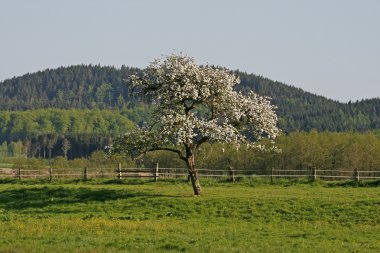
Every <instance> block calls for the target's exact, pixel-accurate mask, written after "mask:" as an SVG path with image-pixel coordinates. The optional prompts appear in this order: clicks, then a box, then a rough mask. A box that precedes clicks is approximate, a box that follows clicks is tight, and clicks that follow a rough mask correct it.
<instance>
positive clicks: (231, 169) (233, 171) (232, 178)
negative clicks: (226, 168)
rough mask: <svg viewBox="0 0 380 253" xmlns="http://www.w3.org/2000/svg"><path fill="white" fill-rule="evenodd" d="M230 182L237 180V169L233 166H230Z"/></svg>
mask: <svg viewBox="0 0 380 253" xmlns="http://www.w3.org/2000/svg"><path fill="white" fill-rule="evenodd" d="M230 182H232V183H234V182H235V170H234V168H233V167H231V166H230Z"/></svg>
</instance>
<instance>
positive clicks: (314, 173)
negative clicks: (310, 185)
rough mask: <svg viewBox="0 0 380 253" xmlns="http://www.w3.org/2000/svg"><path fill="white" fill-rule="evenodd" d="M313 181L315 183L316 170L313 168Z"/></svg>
mask: <svg viewBox="0 0 380 253" xmlns="http://www.w3.org/2000/svg"><path fill="white" fill-rule="evenodd" d="M313 181H317V168H316V167H313Z"/></svg>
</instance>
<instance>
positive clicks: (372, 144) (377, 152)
mask: <svg viewBox="0 0 380 253" xmlns="http://www.w3.org/2000/svg"><path fill="white" fill-rule="evenodd" d="M261 144H263V145H267V147H268V148H269V147H271V145H272V144H271V143H266V141H264V142H263V143H261ZM276 146H277V148H278V149H279V150H277V151H273V150H272V151H262V150H259V149H247V148H246V147H245V146H243V145H242V146H240V148H239V149H237V148H236V147H232V146H228V145H221V144H206V145H204V146H202V147H201V151H200V152H199V154H198V156H197V157H196V159H197V161H196V164H197V167H198V168H214V169H229V167H234V168H238V169H255V170H262V171H267V172H268V171H270V169H271V168H274V169H284V170H289V169H293V170H294V169H297V170H308V169H311V168H313V167H315V168H317V169H324V170H354V169H358V170H372V171H373V170H377V171H379V170H380V138H379V136H378V135H377V134H375V133H363V134H358V133H331V132H324V133H318V132H316V131H311V132H310V133H306V132H294V133H291V134H289V135H282V136H280V137H279V138H278V139H277V141H276ZM155 162H158V163H159V164H160V166H161V167H175V166H181V165H182V166H183V164H182V163H181V161H179V160H178V159H177V157H176V155H175V154H171V153H168V152H163V151H156V152H155V153H150V154H149V155H148V156H146V158H145V159H144V161H143V164H144V165H145V166H151V164H154V163H155Z"/></svg>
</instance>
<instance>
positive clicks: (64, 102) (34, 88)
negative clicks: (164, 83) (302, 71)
mask: <svg viewBox="0 0 380 253" xmlns="http://www.w3.org/2000/svg"><path fill="white" fill-rule="evenodd" d="M135 73H137V74H139V73H141V70H139V69H137V68H130V67H125V66H122V67H121V68H115V67H110V66H99V65H77V66H70V67H60V68H57V69H47V70H44V71H39V72H36V73H28V74H26V75H23V76H21V77H14V78H12V79H7V80H5V81H3V82H1V83H0V145H2V150H3V151H2V152H3V153H7V154H9V155H13V156H21V155H22V156H25V157H40V158H50V157H55V156H64V157H67V158H69V159H73V158H78V157H88V156H90V155H91V154H92V153H93V152H94V151H96V150H102V149H103V148H104V146H106V145H108V144H109V143H110V141H112V138H114V137H115V136H117V135H119V134H122V133H124V132H126V131H128V130H130V129H131V128H132V127H134V125H135V124H142V122H143V121H144V120H145V119H146V118H147V115H148V112H149V110H148V106H146V105H145V104H144V103H143V102H142V98H139V97H134V96H131V94H132V92H131V90H130V87H129V83H128V79H129V76H130V75H131V74H135ZM234 73H235V74H236V75H238V76H239V77H240V79H241V83H240V84H239V85H237V89H238V90H240V91H242V92H243V93H245V92H248V91H250V90H253V91H255V92H256V93H258V94H260V95H263V96H268V97H271V98H272V103H273V104H275V105H276V106H277V109H276V110H277V114H278V116H279V127H280V128H281V129H282V130H283V132H284V133H286V134H289V133H293V132H299V131H305V132H310V131H312V130H315V131H317V132H326V131H329V132H367V131H373V130H375V129H378V128H380V99H368V100H362V101H356V102H349V103H340V102H337V101H334V100H331V99H327V98H325V97H322V96H318V95H315V94H311V93H309V92H305V91H303V90H302V89H299V88H296V87H293V86H289V85H286V84H284V83H281V82H276V81H272V80H270V79H268V78H264V77H262V76H258V75H254V74H248V73H244V72H240V71H235V72H234Z"/></svg>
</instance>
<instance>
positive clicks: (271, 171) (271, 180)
mask: <svg viewBox="0 0 380 253" xmlns="http://www.w3.org/2000/svg"><path fill="white" fill-rule="evenodd" d="M270 182H271V183H273V167H272V169H271V170H270Z"/></svg>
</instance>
